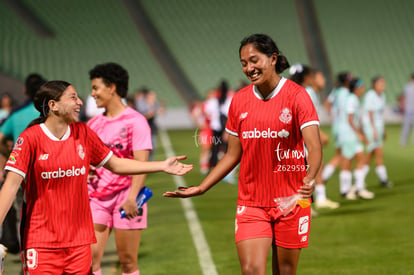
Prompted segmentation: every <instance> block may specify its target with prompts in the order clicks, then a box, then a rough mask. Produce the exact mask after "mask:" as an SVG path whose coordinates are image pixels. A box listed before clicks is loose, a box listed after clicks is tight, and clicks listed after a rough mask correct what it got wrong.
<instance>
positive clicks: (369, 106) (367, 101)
mask: <svg viewBox="0 0 414 275" xmlns="http://www.w3.org/2000/svg"><path fill="white" fill-rule="evenodd" d="M375 102H376V100H375V98H374V97H373V94H372V93H371V92H369V93H367V94H366V95H365V97H364V109H365V110H367V111H374V110H375V108H376V106H375Z"/></svg>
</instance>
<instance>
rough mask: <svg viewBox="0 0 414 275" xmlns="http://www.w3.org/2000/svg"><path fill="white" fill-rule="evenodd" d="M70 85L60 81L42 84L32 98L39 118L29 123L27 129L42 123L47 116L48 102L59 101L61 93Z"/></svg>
mask: <svg viewBox="0 0 414 275" xmlns="http://www.w3.org/2000/svg"><path fill="white" fill-rule="evenodd" d="M70 85H71V84H70V83H68V82H66V81H62V80H53V81H49V82H46V83H45V84H43V85H42V86H41V87H40V89H39V90H38V91H37V92H36V95H35V96H34V99H33V103H34V106H35V108H36V110H38V111H39V113H40V116H39V117H38V118H36V119H34V120H33V121H32V122H30V124H29V126H28V127H31V126H33V125H36V124H41V123H44V122H45V121H46V119H47V117H48V116H49V112H50V108H49V101H50V100H56V101H59V99H60V97H61V96H62V94H63V92H64V91H65V90H66V89H67V88H68V87H69V86H70Z"/></svg>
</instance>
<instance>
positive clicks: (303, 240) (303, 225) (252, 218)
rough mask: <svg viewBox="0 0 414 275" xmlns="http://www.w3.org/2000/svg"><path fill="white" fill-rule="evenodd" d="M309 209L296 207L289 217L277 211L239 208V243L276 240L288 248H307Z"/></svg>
mask: <svg viewBox="0 0 414 275" xmlns="http://www.w3.org/2000/svg"><path fill="white" fill-rule="evenodd" d="M309 228H310V207H306V208H302V207H300V206H299V205H297V206H296V207H295V208H294V209H293V210H292V212H291V213H289V214H288V215H287V216H286V217H284V216H282V214H281V212H280V210H278V209H277V208H273V207H272V208H270V207H269V208H259V207H249V206H238V207H237V214H236V233H235V235H236V243H237V242H240V241H244V240H249V239H255V238H274V239H275V244H276V245H277V246H280V247H285V248H303V247H307V246H308V240H309Z"/></svg>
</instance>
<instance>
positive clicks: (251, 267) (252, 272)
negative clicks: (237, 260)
mask: <svg viewBox="0 0 414 275" xmlns="http://www.w3.org/2000/svg"><path fill="white" fill-rule="evenodd" d="M241 269H242V274H243V275H257V274H265V270H262V269H263V268H262V267H260V266H258V265H257V264H254V263H246V264H242V266H241Z"/></svg>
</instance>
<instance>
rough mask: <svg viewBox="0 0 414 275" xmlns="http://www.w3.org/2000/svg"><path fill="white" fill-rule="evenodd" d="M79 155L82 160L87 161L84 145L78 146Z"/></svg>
mask: <svg viewBox="0 0 414 275" xmlns="http://www.w3.org/2000/svg"><path fill="white" fill-rule="evenodd" d="M78 155H79V157H80V158H81V159H85V151H83V146H82V144H79V145H78Z"/></svg>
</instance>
